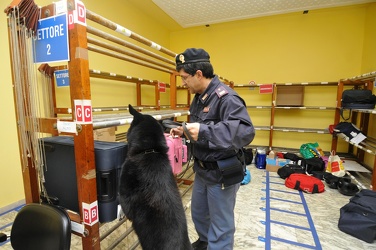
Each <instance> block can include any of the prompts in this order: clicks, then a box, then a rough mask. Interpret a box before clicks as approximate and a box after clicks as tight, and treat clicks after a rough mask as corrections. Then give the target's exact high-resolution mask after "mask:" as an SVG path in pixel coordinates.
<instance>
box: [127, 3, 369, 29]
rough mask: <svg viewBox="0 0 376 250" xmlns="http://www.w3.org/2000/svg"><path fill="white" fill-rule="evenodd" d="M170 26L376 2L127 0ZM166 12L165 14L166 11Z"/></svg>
mask: <svg viewBox="0 0 376 250" xmlns="http://www.w3.org/2000/svg"><path fill="white" fill-rule="evenodd" d="M128 1H130V2H132V3H133V4H134V5H136V6H137V7H139V8H140V9H142V10H143V11H144V12H145V13H147V15H149V16H152V17H153V18H156V20H159V21H161V22H163V24H164V25H166V24H168V25H167V27H169V28H170V29H179V28H188V27H194V26H200V25H210V24H215V23H222V22H229V21H235V20H241V19H248V18H254V17H261V16H270V15H276V14H284V13H290V12H300V11H301V12H303V11H304V10H314V9H321V8H329V7H337V6H345V5H353V4H361V3H369V2H376V0H188V1H187V0H128ZM166 14H167V15H166Z"/></svg>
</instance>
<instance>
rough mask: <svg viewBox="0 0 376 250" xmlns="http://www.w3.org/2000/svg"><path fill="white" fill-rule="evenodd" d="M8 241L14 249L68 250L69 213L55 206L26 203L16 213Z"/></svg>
mask: <svg viewBox="0 0 376 250" xmlns="http://www.w3.org/2000/svg"><path fill="white" fill-rule="evenodd" d="M10 242H11V245H12V247H13V249H14V250H34V249H35V250H52V249H54V250H55V249H56V250H69V248H70V244H71V221H70V218H69V215H68V214H67V212H66V211H65V210H63V209H62V208H60V207H57V206H53V205H48V204H39V203H30V204H27V205H25V206H24V207H22V208H21V210H20V211H19V212H18V213H17V215H16V218H15V220H14V222H13V226H12V229H11V236H10Z"/></svg>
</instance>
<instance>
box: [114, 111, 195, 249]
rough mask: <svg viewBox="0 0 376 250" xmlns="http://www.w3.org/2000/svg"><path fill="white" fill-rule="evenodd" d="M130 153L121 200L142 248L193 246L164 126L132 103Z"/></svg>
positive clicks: (123, 177)
mask: <svg viewBox="0 0 376 250" xmlns="http://www.w3.org/2000/svg"><path fill="white" fill-rule="evenodd" d="M129 111H130V113H131V114H132V115H133V121H132V123H131V126H130V128H129V130H128V133H127V138H128V155H127V158H126V161H125V163H124V165H123V167H122V173H121V179H120V189H119V192H120V196H119V197H120V204H121V207H122V210H123V212H124V214H125V216H126V217H127V218H128V219H129V220H131V221H132V223H133V228H134V230H135V232H136V233H137V236H138V238H139V241H140V243H141V246H142V248H143V250H148V249H154V250H155V249H158V250H159V249H160V250H170V249H171V250H172V249H174V250H178V249H181V250H183V249H184V250H185V249H192V247H191V244H190V241H189V238H188V230H187V222H186V217H185V212H184V208H183V203H182V200H181V196H180V193H179V190H178V187H177V184H176V180H175V178H174V176H173V173H172V168H171V164H170V161H169V159H168V155H167V151H168V147H167V144H166V139H165V137H164V134H163V128H162V126H161V125H160V124H159V123H158V122H157V120H155V119H154V118H153V117H152V116H150V115H143V114H141V113H139V112H137V111H136V110H135V109H134V108H133V107H132V106H131V105H129Z"/></svg>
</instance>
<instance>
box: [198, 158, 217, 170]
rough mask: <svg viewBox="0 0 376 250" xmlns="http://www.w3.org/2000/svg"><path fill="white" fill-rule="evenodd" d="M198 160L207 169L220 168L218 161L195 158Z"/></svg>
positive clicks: (201, 166)
mask: <svg viewBox="0 0 376 250" xmlns="http://www.w3.org/2000/svg"><path fill="white" fill-rule="evenodd" d="M195 160H196V161H197V162H198V166H199V167H200V168H202V169H206V170H215V169H218V163H217V162H216V161H200V160H199V159H195Z"/></svg>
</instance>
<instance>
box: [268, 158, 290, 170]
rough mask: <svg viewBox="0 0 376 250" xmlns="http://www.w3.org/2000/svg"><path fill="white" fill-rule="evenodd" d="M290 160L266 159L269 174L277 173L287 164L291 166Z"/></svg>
mask: <svg viewBox="0 0 376 250" xmlns="http://www.w3.org/2000/svg"><path fill="white" fill-rule="evenodd" d="M289 163H290V160H289V159H281V158H275V159H271V158H266V171H269V172H277V171H278V169H279V168H280V167H283V166H284V165H286V164H289Z"/></svg>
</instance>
